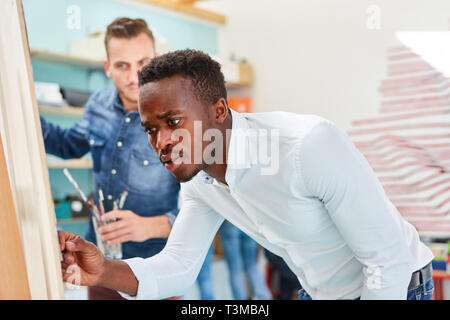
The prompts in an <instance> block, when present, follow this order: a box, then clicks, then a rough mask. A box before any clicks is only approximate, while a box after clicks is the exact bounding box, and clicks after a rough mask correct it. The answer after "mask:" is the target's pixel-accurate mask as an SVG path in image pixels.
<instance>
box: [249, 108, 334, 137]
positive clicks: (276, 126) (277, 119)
mask: <svg viewBox="0 0 450 320" xmlns="http://www.w3.org/2000/svg"><path fill="white" fill-rule="evenodd" d="M242 115H243V116H244V118H245V119H246V120H247V122H248V124H249V128H252V129H256V130H264V129H265V130H278V132H279V135H280V136H287V137H291V136H294V137H297V138H301V137H304V136H306V135H307V134H308V133H310V132H311V131H312V130H313V129H314V128H315V127H317V126H318V125H320V124H324V123H328V124H332V122H331V121H330V120H328V119H326V118H323V117H321V116H318V115H313V114H299V113H292V112H285V111H273V112H261V113H246V114H242Z"/></svg>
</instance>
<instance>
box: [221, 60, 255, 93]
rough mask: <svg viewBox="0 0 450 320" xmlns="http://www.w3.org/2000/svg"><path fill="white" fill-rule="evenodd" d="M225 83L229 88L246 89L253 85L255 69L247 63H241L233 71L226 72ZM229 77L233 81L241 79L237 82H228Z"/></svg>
mask: <svg viewBox="0 0 450 320" xmlns="http://www.w3.org/2000/svg"><path fill="white" fill-rule="evenodd" d="M224 75H225V81H226V82H225V83H226V87H227V88H245V87H250V86H252V85H253V68H252V66H251V65H250V64H248V63H246V62H241V63H239V64H238V65H235V66H234V67H233V71H232V72H231V73H229V71H226V70H224ZM227 75H230V77H232V78H233V79H235V78H239V79H238V80H237V81H230V82H228V81H227V79H226V78H227Z"/></svg>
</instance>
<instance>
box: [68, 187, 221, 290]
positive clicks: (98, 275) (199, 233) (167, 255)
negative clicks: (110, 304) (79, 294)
mask: <svg viewBox="0 0 450 320" xmlns="http://www.w3.org/2000/svg"><path fill="white" fill-rule="evenodd" d="M185 185H187V183H186V184H185ZM188 188H189V186H186V188H183V187H182V191H183V189H188ZM185 191H186V190H185ZM182 199H183V205H182V209H181V211H180V214H179V216H178V218H177V220H176V222H175V224H174V226H173V228H172V231H171V233H170V236H169V238H168V240H167V244H166V246H165V247H164V249H163V250H162V251H161V252H160V253H158V254H157V255H155V256H152V257H150V258H147V259H143V258H132V259H128V260H123V261H116V260H111V259H106V258H104V257H103V255H102V254H101V253H100V251H99V250H98V249H97V247H96V246H95V245H94V244H92V243H90V242H87V241H85V240H83V239H81V238H80V239H77V240H70V241H68V240H67V241H65V240H61V236H60V243H62V242H64V243H65V245H64V246H63V247H61V250H62V251H63V250H65V249H66V251H67V252H66V253H65V255H64V258H65V259H64V261H63V263H62V268H63V279H64V280H66V281H67V280H68V279H70V277H71V276H72V277H73V274H71V273H70V272H67V271H71V270H70V268H69V267H70V266H73V265H74V264H75V263H76V264H77V265H78V266H79V268H78V269H79V270H78V269H77V268H76V267H75V271H77V270H78V274H80V275H81V277H80V278H81V280H80V281H79V283H80V284H81V285H85V286H86V285H88V286H94V285H95V286H103V287H106V288H110V289H113V290H117V291H119V292H120V293H122V294H123V295H124V296H125V297H126V298H133V297H135V298H137V299H163V298H168V297H172V296H177V295H180V294H184V293H185V291H186V290H188V289H189V287H190V286H191V285H192V284H193V283H194V282H195V280H196V278H197V275H198V272H199V271H200V268H201V266H202V263H203V260H204V259H205V256H206V253H207V251H208V249H209V247H210V244H211V243H212V241H213V239H214V236H215V234H216V232H217V230H218V229H219V227H220V225H221V224H222V222H223V220H224V218H223V217H222V216H220V215H219V214H217V213H216V212H214V211H212V210H211V209H210V208H209V207H208V206H207V205H206V204H204V203H203V202H202V201H201V200H199V199H197V198H196V197H195V196H191V194H190V192H182ZM65 234H68V233H65ZM72 242H73V243H74V244H72ZM75 274H76V272H75ZM75 281H76V280H75Z"/></svg>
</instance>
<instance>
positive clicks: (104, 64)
mask: <svg viewBox="0 0 450 320" xmlns="http://www.w3.org/2000/svg"><path fill="white" fill-rule="evenodd" d="M103 66H104V67H105V73H106V76H107V77H108V78H111V71H110V69H109V67H110V65H109V61H108V60H105V61H103Z"/></svg>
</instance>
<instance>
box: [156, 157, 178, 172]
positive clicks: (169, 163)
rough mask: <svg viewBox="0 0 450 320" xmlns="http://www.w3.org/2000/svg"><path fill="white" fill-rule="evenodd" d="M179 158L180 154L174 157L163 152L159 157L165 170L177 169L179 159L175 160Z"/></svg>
mask: <svg viewBox="0 0 450 320" xmlns="http://www.w3.org/2000/svg"><path fill="white" fill-rule="evenodd" d="M179 159H181V156H180V155H178V157H176V158H175V159H172V158H171V153H167V154H163V155H161V156H160V157H159V160H160V161H161V163H162V164H163V165H164V166H165V167H166V169H167V170H169V171H173V170H175V169H177V168H178V167H179V166H180V165H181V163H182V162H181V161H177V160H179Z"/></svg>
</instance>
